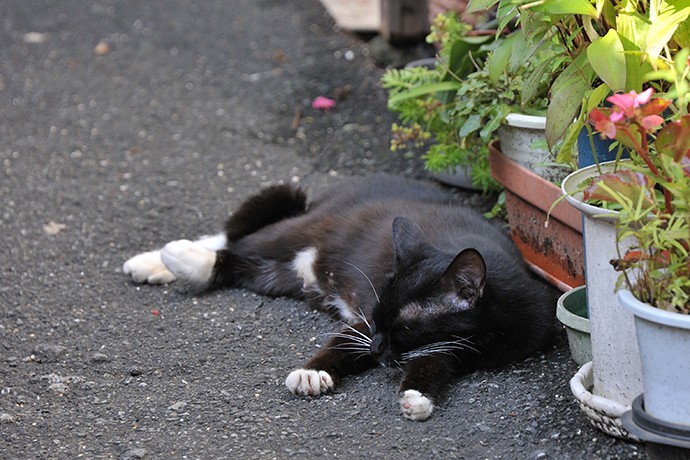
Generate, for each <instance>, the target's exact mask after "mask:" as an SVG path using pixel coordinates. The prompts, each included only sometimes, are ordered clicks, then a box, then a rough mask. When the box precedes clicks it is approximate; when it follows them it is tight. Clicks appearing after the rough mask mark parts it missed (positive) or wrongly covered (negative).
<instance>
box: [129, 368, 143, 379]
mask: <svg viewBox="0 0 690 460" xmlns="http://www.w3.org/2000/svg"><path fill="white" fill-rule="evenodd" d="M143 373H144V370H143V369H142V368H141V367H137V366H134V367H130V368H129V375H131V376H132V377H137V376H139V375H141V374H143Z"/></svg>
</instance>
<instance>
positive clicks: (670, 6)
mask: <svg viewBox="0 0 690 460" xmlns="http://www.w3.org/2000/svg"><path fill="white" fill-rule="evenodd" d="M664 4H665V6H666V8H664V7H663V6H662V11H659V15H658V16H657V17H656V18H654V20H653V21H652V24H651V26H650V27H649V31H648V32H647V40H646V43H645V45H646V46H645V51H646V52H647V55H648V56H649V59H650V60H651V61H652V63H654V62H655V61H656V59H657V58H658V57H659V54H660V53H661V51H662V50H663V49H664V46H666V45H667V44H668V42H669V41H670V40H671V37H673V34H674V33H675V32H676V29H677V28H678V26H679V25H680V24H681V23H684V22H685V21H687V19H688V16H690V0H675V1H674V0H667V1H666V2H662V5H664ZM686 27H687V26H686Z"/></svg>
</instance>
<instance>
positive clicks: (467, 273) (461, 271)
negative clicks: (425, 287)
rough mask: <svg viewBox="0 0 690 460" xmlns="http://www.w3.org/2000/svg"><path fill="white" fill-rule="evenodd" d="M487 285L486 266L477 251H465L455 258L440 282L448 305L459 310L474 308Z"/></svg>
mask: <svg viewBox="0 0 690 460" xmlns="http://www.w3.org/2000/svg"><path fill="white" fill-rule="evenodd" d="M485 284H486V264H485V263H484V258H483V257H482V255H481V254H480V253H479V251H477V250H476V249H465V250H463V251H462V252H460V254H458V255H457V256H455V259H453V262H451V264H450V265H449V266H448V268H447V269H446V272H445V273H444V274H443V276H442V277H441V280H440V282H439V286H440V288H441V289H443V293H444V294H443V295H444V296H445V297H446V299H447V301H448V303H449V304H450V305H452V307H453V308H454V309H457V310H469V309H470V308H474V306H475V305H476V303H477V301H478V300H479V298H480V297H481V296H482V293H483V292H484V285H485Z"/></svg>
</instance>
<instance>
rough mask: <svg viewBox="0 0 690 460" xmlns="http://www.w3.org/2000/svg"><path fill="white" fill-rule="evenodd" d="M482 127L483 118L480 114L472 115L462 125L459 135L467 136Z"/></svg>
mask: <svg viewBox="0 0 690 460" xmlns="http://www.w3.org/2000/svg"><path fill="white" fill-rule="evenodd" d="M481 127H482V118H481V117H480V116H479V115H470V116H469V118H467V121H466V122H465V123H463V124H462V126H460V131H459V133H458V134H459V136H460V137H467V136H469V135H470V134H472V133H473V132H475V131H478V130H479V128H481Z"/></svg>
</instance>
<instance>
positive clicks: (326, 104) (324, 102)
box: [311, 96, 335, 110]
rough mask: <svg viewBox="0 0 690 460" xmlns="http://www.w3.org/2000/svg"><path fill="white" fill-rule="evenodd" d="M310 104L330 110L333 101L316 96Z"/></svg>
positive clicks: (333, 104) (333, 103)
mask: <svg viewBox="0 0 690 460" xmlns="http://www.w3.org/2000/svg"><path fill="white" fill-rule="evenodd" d="M311 106H312V107H313V108H315V109H320V110H330V109H332V108H333V107H335V101H334V100H333V99H328V98H327V97H324V96H317V97H316V99H314V101H313V102H312V103H311Z"/></svg>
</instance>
